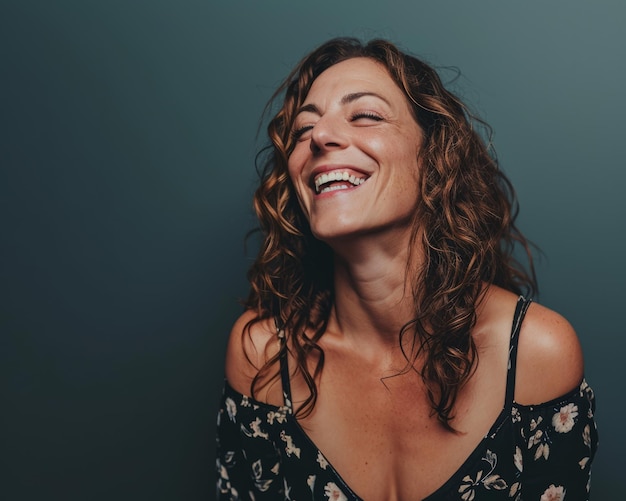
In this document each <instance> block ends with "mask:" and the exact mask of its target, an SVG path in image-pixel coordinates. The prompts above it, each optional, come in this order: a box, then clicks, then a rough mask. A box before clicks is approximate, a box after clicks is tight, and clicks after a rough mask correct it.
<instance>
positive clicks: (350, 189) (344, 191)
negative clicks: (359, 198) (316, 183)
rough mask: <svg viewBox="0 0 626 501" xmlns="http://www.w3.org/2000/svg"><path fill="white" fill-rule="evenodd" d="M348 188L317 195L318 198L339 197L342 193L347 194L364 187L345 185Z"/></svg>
mask: <svg viewBox="0 0 626 501" xmlns="http://www.w3.org/2000/svg"><path fill="white" fill-rule="evenodd" d="M343 186H346V188H335V189H333V190H327V191H322V192H321V193H317V192H316V193H315V196H316V197H328V196H332V195H337V194H340V193H347V192H350V191H354V190H355V189H357V188H359V187H361V186H362V185H361V184H360V185H358V186H354V185H351V184H350V185H343Z"/></svg>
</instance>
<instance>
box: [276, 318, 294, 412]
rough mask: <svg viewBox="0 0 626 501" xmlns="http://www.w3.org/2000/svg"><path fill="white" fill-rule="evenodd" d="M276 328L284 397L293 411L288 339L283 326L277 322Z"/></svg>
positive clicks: (286, 403) (286, 404) (287, 405)
mask: <svg viewBox="0 0 626 501" xmlns="http://www.w3.org/2000/svg"><path fill="white" fill-rule="evenodd" d="M276 330H277V335H278V340H279V341H280V355H279V363H280V381H281V383H282V385H283V399H284V401H285V406H286V407H287V408H289V409H290V410H291V411H293V408H292V400H291V383H290V382H289V364H288V353H287V346H286V345H287V340H286V338H285V330H284V329H283V328H281V327H280V326H279V325H278V323H276Z"/></svg>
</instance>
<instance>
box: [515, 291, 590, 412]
mask: <svg viewBox="0 0 626 501" xmlns="http://www.w3.org/2000/svg"><path fill="white" fill-rule="evenodd" d="M582 378H583V354H582V349H581V346H580V342H579V341H578V337H577V336H576V332H575V331H574V328H573V327H572V326H571V325H570V323H569V322H568V321H567V320H566V319H565V318H563V317H562V316H561V315H559V314H558V313H556V312H554V311H552V310H550V309H548V308H546V307H545V306H541V305H540V304H537V303H531V305H530V307H529V308H528V312H527V313H526V317H525V318H524V321H523V323H522V328H521V331H520V335H519V341H518V354H517V376H516V383H515V400H516V401H517V402H518V403H520V404H522V405H531V404H540V403H543V402H548V401H550V400H553V399H555V398H558V397H560V396H562V395H565V394H566V393H568V392H569V391H571V390H573V389H574V388H576V387H577V386H578V385H579V384H580V382H581V381H582Z"/></svg>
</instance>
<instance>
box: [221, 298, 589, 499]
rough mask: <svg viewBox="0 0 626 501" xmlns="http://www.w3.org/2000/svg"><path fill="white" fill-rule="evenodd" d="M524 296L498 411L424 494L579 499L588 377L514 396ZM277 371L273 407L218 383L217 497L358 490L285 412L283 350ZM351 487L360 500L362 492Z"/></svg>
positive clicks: (583, 491) (584, 471)
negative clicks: (554, 390)
mask: <svg viewBox="0 0 626 501" xmlns="http://www.w3.org/2000/svg"><path fill="white" fill-rule="evenodd" d="M529 303H530V301H529V300H526V299H524V298H521V297H520V299H519V301H518V304H517V308H516V311H515V316H514V320H513V327H512V333H511V344H510V350H509V365H508V373H507V385H506V397H505V403H504V407H503V410H502V412H501V413H500V415H499V416H498V418H497V419H496V421H495V423H494V424H493V426H492V427H491V429H490V431H489V433H487V435H486V436H485V437H484V438H483V439H482V441H481V442H480V443H479V444H478V446H477V447H476V449H474V451H473V452H472V453H471V454H470V456H469V457H468V458H467V460H466V461H465V462H464V463H463V465H462V466H461V467H460V468H459V469H458V470H457V472H456V473H454V474H453V475H452V476H451V477H450V478H449V479H448V480H447V481H446V482H445V483H444V484H443V485H442V486H441V487H440V488H439V489H437V490H436V491H435V492H434V493H433V494H431V495H429V496H428V497H427V498H426V501H442V500H461V501H483V500H485V501H489V500H514V501H516V500H517V501H519V500H522V499H523V500H525V501H534V500H538V501H557V500H559V501H560V500H567V501H575V500H576V501H578V500H587V499H588V498H589V481H590V475H591V462H592V460H593V457H594V455H595V452H596V448H597V443H598V434H597V430H596V424H595V421H594V409H595V400H594V394H593V391H592V389H591V388H590V387H589V385H588V384H587V383H586V382H585V380H583V381H582V383H581V384H580V386H579V387H577V388H576V389H574V390H572V391H571V392H569V393H567V394H566V395H563V396H562V397H559V398H556V399H554V400H551V401H549V402H545V403H542V404H540V405H532V406H527V405H519V404H517V403H516V402H515V401H514V398H513V397H514V390H515V367H516V358H517V340H518V336H519V331H520V327H521V324H522V320H523V319H524V315H525V313H526V310H527V308H528V305H529ZM280 370H281V378H282V384H283V393H284V405H283V406H280V407H277V406H273V405H270V404H266V403H263V402H259V401H256V400H254V399H253V398H251V397H249V396H246V395H242V394H241V393H238V392H237V391H235V390H234V389H233V388H232V387H231V386H230V385H229V384H228V382H227V381H226V382H225V385H224V391H223V396H222V401H221V407H220V410H219V413H218V428H217V429H218V432H217V465H216V466H217V468H216V472H217V499H218V500H220V501H225V500H232V501H234V500H246V501H248V500H253V501H261V500H271V501H277V500H281V499H284V500H290V501H305V500H320V501H326V500H332V501H356V500H360V499H362V498H361V497H359V495H357V494H356V493H355V492H354V491H353V490H352V489H351V488H350V486H349V485H347V484H346V482H344V481H343V479H342V478H341V474H340V473H339V472H337V471H336V470H335V469H334V468H333V465H332V464H330V463H329V462H328V460H327V459H326V458H325V457H324V454H323V452H322V451H320V450H319V449H318V448H317V447H316V446H315V444H314V443H313V442H312V441H311V439H310V438H309V437H308V436H307V435H306V433H305V432H304V430H303V429H302V428H301V427H300V425H299V424H298V422H297V420H296V419H295V417H294V411H293V408H292V404H291V390H290V385H289V371H288V368H287V360H286V357H285V359H284V360H282V361H281V369H280ZM360 495H361V496H363V497H364V498H365V499H370V498H368V493H367V492H362V493H360ZM376 501H378V500H376Z"/></svg>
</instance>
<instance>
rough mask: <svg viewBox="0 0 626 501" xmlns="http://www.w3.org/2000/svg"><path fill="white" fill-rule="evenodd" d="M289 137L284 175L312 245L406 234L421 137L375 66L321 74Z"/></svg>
mask: <svg viewBox="0 0 626 501" xmlns="http://www.w3.org/2000/svg"><path fill="white" fill-rule="evenodd" d="M292 133H293V135H294V137H295V147H294V149H293V151H292V153H291V155H290V157H289V163H288V166H289V175H290V177H291V180H292V182H293V185H294V186H295V189H296V192H297V195H298V199H299V201H300V205H301V207H302V210H303V211H304V213H305V215H306V217H307V218H308V220H309V223H310V226H311V230H312V232H313V234H314V235H315V236H316V237H317V238H319V239H320V240H323V241H326V242H328V243H332V242H333V240H336V239H344V238H346V237H351V236H359V235H365V234H374V233H376V232H386V231H389V230H392V229H393V230H398V229H401V230H408V229H409V227H410V221H411V217H412V215H413V214H414V211H415V209H416V206H417V202H418V182H417V176H418V160H417V158H418V153H419V149H420V144H421V141H422V132H421V129H420V127H419V126H418V125H417V123H416V122H415V119H414V118H413V115H412V113H411V110H410V108H409V104H408V102H407V98H406V97H405V95H404V93H403V92H402V91H401V90H400V89H399V88H398V86H397V85H396V84H395V82H394V81H393V80H392V79H391V77H390V76H389V74H388V73H387V70H386V68H385V67H384V66H383V65H381V64H380V63H377V62H376V61H374V60H372V59H368V58H354V59H349V60H347V61H343V62H341V63H338V64H336V65H334V66H331V67H330V68H328V69H327V70H326V71H324V72H323V73H322V74H321V75H320V76H319V77H318V78H317V79H316V80H315V81H314V82H313V85H312V86H311V90H310V91H309V94H308V95H307V97H306V99H305V101H304V103H303V106H302V107H301V108H300V109H299V110H298V111H297V115H296V118H295V123H294V127H293V131H292Z"/></svg>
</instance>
